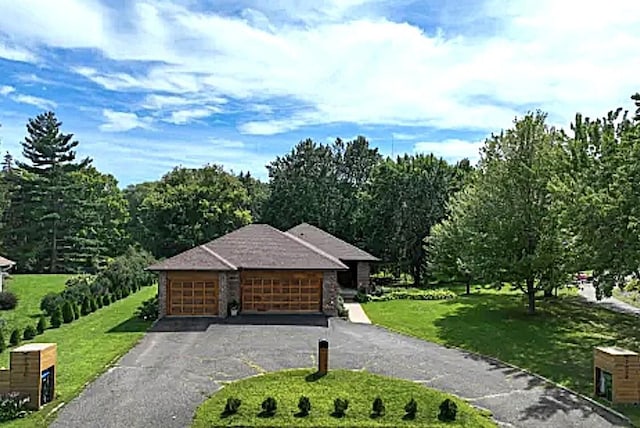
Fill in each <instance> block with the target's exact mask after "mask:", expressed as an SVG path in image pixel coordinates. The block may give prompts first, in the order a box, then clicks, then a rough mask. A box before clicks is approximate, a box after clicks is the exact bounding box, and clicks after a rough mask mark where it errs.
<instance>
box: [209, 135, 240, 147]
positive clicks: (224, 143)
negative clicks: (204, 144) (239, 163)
mask: <svg viewBox="0 0 640 428" xmlns="http://www.w3.org/2000/svg"><path fill="white" fill-rule="evenodd" d="M210 141H211V144H212V145H214V146H215V147H216V148H222V149H241V148H243V147H245V146H246V145H245V143H244V142H243V141H239V140H229V139H225V138H212V139H211V140H210Z"/></svg>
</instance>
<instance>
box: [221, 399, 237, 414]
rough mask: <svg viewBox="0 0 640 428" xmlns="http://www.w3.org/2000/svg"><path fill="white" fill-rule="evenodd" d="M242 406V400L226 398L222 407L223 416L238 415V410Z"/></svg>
mask: <svg viewBox="0 0 640 428" xmlns="http://www.w3.org/2000/svg"><path fill="white" fill-rule="evenodd" d="M241 404H242V400H241V399H239V398H236V397H229V398H227V404H225V405H224V412H223V413H224V414H225V415H233V414H235V413H238V409H239V408H240V405H241Z"/></svg>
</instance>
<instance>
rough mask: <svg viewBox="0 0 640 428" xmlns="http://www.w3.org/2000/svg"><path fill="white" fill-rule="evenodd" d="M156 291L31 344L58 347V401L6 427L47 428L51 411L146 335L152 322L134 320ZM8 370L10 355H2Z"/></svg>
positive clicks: (105, 309) (49, 332)
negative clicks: (54, 344)
mask: <svg viewBox="0 0 640 428" xmlns="http://www.w3.org/2000/svg"><path fill="white" fill-rule="evenodd" d="M156 291H157V288H156V286H153V287H145V288H143V289H142V290H140V291H139V292H137V293H134V294H132V295H131V296H129V297H127V298H126V299H122V300H119V301H117V302H115V303H112V304H111V305H109V306H105V307H103V308H101V309H98V310H97V311H96V312H94V313H92V314H89V315H87V316H84V317H81V318H80V319H78V320H76V321H74V322H73V323H71V324H63V325H62V326H61V327H60V328H57V329H51V328H50V329H48V330H46V331H45V332H44V334H42V335H40V336H37V337H36V338H35V340H33V341H32V342H55V343H57V344H58V365H57V368H56V373H57V382H56V399H55V400H54V401H53V402H52V403H50V404H48V405H47V406H45V407H44V408H43V409H42V410H40V411H38V412H34V413H32V414H30V415H29V416H27V417H26V418H24V419H16V420H14V421H11V422H8V423H6V424H3V427H11V428H17V427H20V428H23V427H24V428H31V427H40V426H47V425H48V423H50V422H51V419H52V415H51V410H52V409H54V408H55V407H57V406H58V404H60V403H62V402H65V403H66V402H68V401H69V400H71V399H72V398H73V397H75V396H76V395H78V394H79V393H80V391H82V389H84V387H85V385H86V384H87V383H88V382H91V381H92V380H94V379H95V378H96V377H98V376H99V375H100V374H102V373H103V372H104V371H105V370H106V369H107V367H108V366H109V364H110V363H112V362H113V361H114V360H115V359H116V358H118V357H119V356H121V355H122V354H124V353H126V352H127V351H128V350H129V349H131V347H133V345H135V344H136V343H137V342H138V340H140V338H141V337H142V336H143V335H144V333H145V332H146V330H147V329H148V328H149V326H150V324H151V323H150V322H148V321H142V320H140V319H138V318H136V317H135V315H134V314H135V311H136V309H137V307H138V306H139V305H140V304H141V303H142V302H143V301H144V300H146V299H149V298H151V297H153V296H154V295H155V294H156ZM0 357H1V358H2V364H3V365H4V366H5V367H8V364H9V352H4V353H3V354H2V355H0Z"/></svg>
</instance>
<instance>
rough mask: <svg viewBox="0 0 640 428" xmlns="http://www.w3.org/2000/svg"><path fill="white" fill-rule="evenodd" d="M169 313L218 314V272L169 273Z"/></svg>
mask: <svg viewBox="0 0 640 428" xmlns="http://www.w3.org/2000/svg"><path fill="white" fill-rule="evenodd" d="M167 314H168V315H185V316H187V315H218V274H217V273H213V274H210V273H206V274H203V273H195V272H194V273H191V274H190V273H187V272H185V273H182V272H180V273H172V274H169V278H168V281H167Z"/></svg>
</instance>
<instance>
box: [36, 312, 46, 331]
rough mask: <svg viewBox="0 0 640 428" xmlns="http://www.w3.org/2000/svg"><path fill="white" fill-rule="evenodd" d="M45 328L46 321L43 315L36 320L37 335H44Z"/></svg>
mask: <svg viewBox="0 0 640 428" xmlns="http://www.w3.org/2000/svg"><path fill="white" fill-rule="evenodd" d="M46 328H47V321H46V319H45V318H44V315H40V319H38V324H37V325H36V331H37V332H38V334H42V333H44V330H45V329H46Z"/></svg>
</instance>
